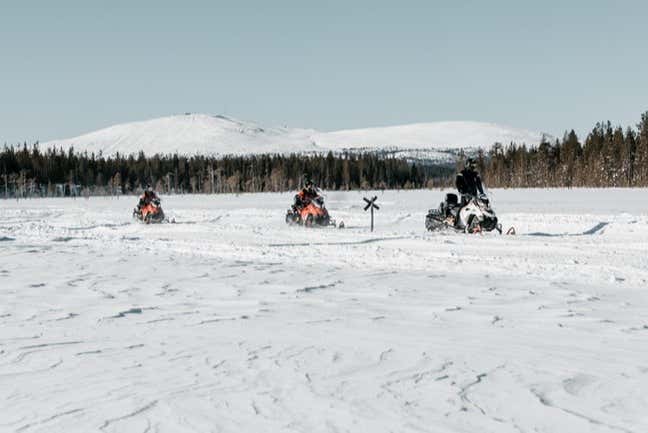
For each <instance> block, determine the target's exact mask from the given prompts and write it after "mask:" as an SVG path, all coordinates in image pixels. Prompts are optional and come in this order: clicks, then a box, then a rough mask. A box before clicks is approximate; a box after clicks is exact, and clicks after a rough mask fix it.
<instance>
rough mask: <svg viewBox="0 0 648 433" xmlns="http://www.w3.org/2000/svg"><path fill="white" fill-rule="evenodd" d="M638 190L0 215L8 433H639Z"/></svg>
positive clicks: (641, 245) (339, 197)
mask: <svg viewBox="0 0 648 433" xmlns="http://www.w3.org/2000/svg"><path fill="white" fill-rule="evenodd" d="M647 193H648V191H646V190H507V191H504V190H495V191H493V192H492V193H491V196H492V199H493V203H494V205H495V207H496V209H497V210H498V211H499V216H500V218H501V220H502V222H503V224H504V226H505V228H508V227H509V226H515V227H516V229H517V231H518V235H516V236H499V235H496V234H493V233H491V234H486V235H483V236H480V235H472V236H468V235H464V234H457V233H427V232H425V230H424V216H425V213H426V210H427V208H428V207H433V206H436V205H437V204H438V202H439V201H440V200H441V198H442V196H443V192H441V191H408V192H394V191H390V192H384V193H381V192H377V193H376V195H377V196H378V202H377V203H378V204H379V205H380V206H381V208H380V210H379V211H377V214H376V231H375V232H373V233H371V232H369V229H368V225H369V216H368V214H367V213H365V212H363V210H362V206H363V202H362V197H363V196H364V195H371V193H366V194H363V193H360V192H331V193H329V194H327V203H328V207H329V209H330V211H331V214H332V215H333V216H334V217H335V218H337V220H338V221H340V220H344V222H345V223H346V228H345V229H335V228H327V229H304V228H300V227H288V226H286V224H285V223H284V221H283V217H284V212H285V209H286V207H287V205H288V204H289V202H290V201H291V197H292V196H291V194H244V195H240V196H235V195H218V196H208V195H205V196H169V197H163V205H164V207H165V209H166V212H167V213H168V214H169V215H170V216H171V217H173V218H175V220H176V223H175V224H164V225H142V224H139V223H135V222H133V221H132V220H131V217H130V213H131V208H132V206H133V204H134V202H135V198H134V197H121V198H119V199H111V198H90V199H89V200H85V199H77V200H73V199H51V200H27V201H20V202H16V201H2V200H0V296H1V298H0V299H2V302H1V303H0V408H2V411H1V413H2V416H1V417H0V431H2V432H48V433H51V432H66V433H69V432H83V433H85V432H90V431H101V432H173V433H178V432H208V431H219V432H279V431H282V432H480V433H483V432H636V433H642V432H646V431H648V415H647V414H648V344H646V341H647V340H646V339H647V338H648V315H647V314H646V311H648V201H647V200H645V197H646V194H647Z"/></svg>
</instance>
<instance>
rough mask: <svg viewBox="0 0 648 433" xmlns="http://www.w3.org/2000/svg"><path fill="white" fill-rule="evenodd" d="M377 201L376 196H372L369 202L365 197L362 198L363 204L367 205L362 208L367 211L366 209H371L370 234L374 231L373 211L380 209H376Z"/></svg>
mask: <svg viewBox="0 0 648 433" xmlns="http://www.w3.org/2000/svg"><path fill="white" fill-rule="evenodd" d="M377 199H378V197H376V196H373V198H372V199H371V200H370V199H368V198H366V197H364V198H363V200H364V201H365V203H367V205H366V206H365V207H364V210H365V211H367V210H368V209H371V231H372V232H373V230H374V209H376V210H378V209H380V207H378V205H377V204H376V200H377Z"/></svg>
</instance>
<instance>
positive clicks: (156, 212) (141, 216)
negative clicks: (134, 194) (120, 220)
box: [133, 197, 164, 224]
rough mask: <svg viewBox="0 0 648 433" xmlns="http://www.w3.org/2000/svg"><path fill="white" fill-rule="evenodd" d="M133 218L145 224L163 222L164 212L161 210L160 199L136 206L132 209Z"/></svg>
mask: <svg viewBox="0 0 648 433" xmlns="http://www.w3.org/2000/svg"><path fill="white" fill-rule="evenodd" d="M133 217H134V218H137V219H138V220H140V221H143V222H145V223H146V224H150V223H161V222H163V221H164V211H163V210H162V206H161V204H160V199H159V198H157V197H156V198H154V199H152V200H150V201H148V202H145V203H142V204H141V205H139V206H137V207H136V208H135V209H133Z"/></svg>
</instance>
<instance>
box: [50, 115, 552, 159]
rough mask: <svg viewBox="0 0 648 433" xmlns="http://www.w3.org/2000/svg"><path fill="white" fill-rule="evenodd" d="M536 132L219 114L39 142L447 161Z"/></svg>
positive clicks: (150, 150)
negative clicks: (301, 123) (309, 122)
mask: <svg viewBox="0 0 648 433" xmlns="http://www.w3.org/2000/svg"><path fill="white" fill-rule="evenodd" d="M541 138H542V134H540V133H535V132H531V131H527V130H522V129H516V128H510V127H504V126H500V125H496V124H492V123H482V122H436V123H418V124H411V125H401V126H391V127H383V128H366V129H352V130H344V131H336V132H319V131H316V130H313V129H299V128H287V127H275V128H266V127H262V126H260V125H258V124H256V123H253V122H245V121H240V120H236V119H232V118H229V117H225V116H211V115H206V114H186V115H178V116H169V117H162V118H157V119H152V120H147V121H142V122H132V123H124V124H120V125H115V126H111V127H108V128H105V129H101V130H99V131H95V132H91V133H89V134H85V135H81V136H79V137H75V138H71V139H62V140H54V141H51V142H47V143H44V146H45V147H51V146H56V147H63V148H65V149H68V148H70V147H73V148H74V149H76V150H79V151H86V150H87V151H88V152H89V153H92V152H94V153H95V154H99V153H100V152H101V153H103V154H104V155H114V154H115V153H117V152H119V153H120V154H122V155H129V154H133V153H137V152H139V151H143V152H144V153H145V154H147V155H154V154H156V153H160V154H171V153H179V154H185V155H195V154H201V155H227V154H230V155H247V154H262V153H276V154H290V153H324V152H328V151H336V152H337V151H342V150H355V151H376V150H378V151H390V152H395V153H398V154H401V155H404V156H416V157H422V158H427V159H436V160H444V161H445V160H452V159H453V158H454V157H455V154H456V152H457V151H458V150H459V149H464V150H466V151H473V150H475V149H477V148H479V147H483V148H486V149H488V148H490V147H491V146H492V145H493V144H494V143H495V142H500V143H503V144H509V143H511V142H516V143H518V144H522V143H526V144H528V145H535V144H538V143H539V142H540V140H541Z"/></svg>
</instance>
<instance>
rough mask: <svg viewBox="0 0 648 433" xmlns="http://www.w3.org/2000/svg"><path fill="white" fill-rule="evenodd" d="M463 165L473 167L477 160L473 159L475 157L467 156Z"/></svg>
mask: <svg viewBox="0 0 648 433" xmlns="http://www.w3.org/2000/svg"><path fill="white" fill-rule="evenodd" d="M465 166H466V167H468V168H472V169H474V168H475V167H476V166H477V161H475V158H468V159H467V160H466V164H465Z"/></svg>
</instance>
